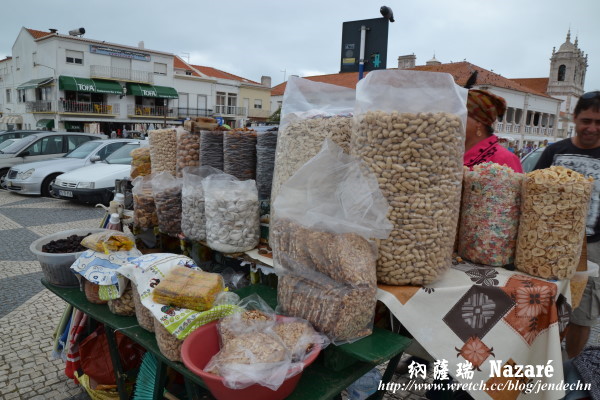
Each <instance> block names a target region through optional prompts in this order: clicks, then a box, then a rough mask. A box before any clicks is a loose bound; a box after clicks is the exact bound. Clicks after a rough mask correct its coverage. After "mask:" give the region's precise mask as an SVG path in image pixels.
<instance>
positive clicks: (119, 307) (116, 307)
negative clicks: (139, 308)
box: [108, 280, 135, 317]
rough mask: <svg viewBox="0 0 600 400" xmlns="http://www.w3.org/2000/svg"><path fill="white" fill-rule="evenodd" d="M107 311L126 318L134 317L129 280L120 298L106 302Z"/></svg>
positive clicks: (133, 304)
mask: <svg viewBox="0 0 600 400" xmlns="http://www.w3.org/2000/svg"><path fill="white" fill-rule="evenodd" d="M108 309H109V310H110V312H111V313H113V314H116V315H123V316H126V317H131V316H133V315H135V303H134V300H133V291H132V288H131V285H130V284H129V280H128V281H127V287H126V288H125V291H124V292H123V294H122V295H121V297H119V298H117V299H111V300H108Z"/></svg>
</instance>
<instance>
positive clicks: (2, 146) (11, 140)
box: [0, 138, 21, 150]
mask: <svg viewBox="0 0 600 400" xmlns="http://www.w3.org/2000/svg"><path fill="white" fill-rule="evenodd" d="M20 140H21V139H16V138H15V139H6V140H5V141H4V142H2V143H0V150H2V149H4V148H6V147H8V146H10V145H11V144H13V143H17V142H18V141H20Z"/></svg>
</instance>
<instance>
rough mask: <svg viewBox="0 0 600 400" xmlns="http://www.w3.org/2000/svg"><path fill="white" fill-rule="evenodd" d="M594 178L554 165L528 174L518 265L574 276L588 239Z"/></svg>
mask: <svg viewBox="0 0 600 400" xmlns="http://www.w3.org/2000/svg"><path fill="white" fill-rule="evenodd" d="M592 187H593V179H592V178H591V177H590V178H586V177H584V176H583V175H582V174H580V173H578V172H575V171H572V170H570V169H568V168H565V167H560V166H552V167H550V168H546V169H539V170H536V171H532V172H530V173H528V174H527V175H526V178H525V183H524V189H523V205H522V207H521V220H520V223H519V235H518V239H517V256H516V259H515V266H516V267H517V269H518V270H520V271H523V272H527V273H528V274H530V275H533V276H539V277H541V278H546V279H571V277H572V276H573V274H575V271H576V269H577V265H578V264H579V257H580V255H581V247H582V242H583V241H584V240H585V222H586V218H587V212H588V207H589V203H590V196H591V193H592Z"/></svg>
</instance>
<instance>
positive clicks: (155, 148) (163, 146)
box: [148, 129, 177, 176]
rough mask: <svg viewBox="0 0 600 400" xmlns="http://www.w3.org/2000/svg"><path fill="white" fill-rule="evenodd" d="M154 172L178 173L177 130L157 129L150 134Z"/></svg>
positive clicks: (149, 140)
mask: <svg viewBox="0 0 600 400" xmlns="http://www.w3.org/2000/svg"><path fill="white" fill-rule="evenodd" d="M148 142H149V144H150V161H151V162H152V172H155V173H158V172H168V173H170V174H171V175H173V176H175V174H176V172H177V157H175V155H176V154H177V132H176V131H175V129H156V130H152V131H149V132H148Z"/></svg>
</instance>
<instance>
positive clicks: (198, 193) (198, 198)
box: [181, 165, 223, 241]
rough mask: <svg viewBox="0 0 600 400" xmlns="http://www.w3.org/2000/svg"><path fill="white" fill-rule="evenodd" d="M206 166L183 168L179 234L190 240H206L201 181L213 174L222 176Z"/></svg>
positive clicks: (217, 171)
mask: <svg viewBox="0 0 600 400" xmlns="http://www.w3.org/2000/svg"><path fill="white" fill-rule="evenodd" d="M222 173H223V172H221V171H219V170H218V169H216V168H213V167H210V166H208V165H205V166H202V167H185V168H184V169H183V188H182V189H181V232H183V234H184V235H185V236H186V237H187V238H189V239H191V240H197V241H200V240H205V239H206V218H205V216H204V190H203V189H202V180H203V179H204V178H206V177H207V176H210V175H213V174H222Z"/></svg>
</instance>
